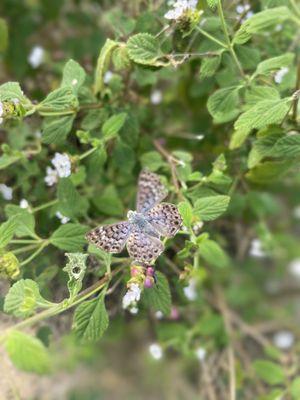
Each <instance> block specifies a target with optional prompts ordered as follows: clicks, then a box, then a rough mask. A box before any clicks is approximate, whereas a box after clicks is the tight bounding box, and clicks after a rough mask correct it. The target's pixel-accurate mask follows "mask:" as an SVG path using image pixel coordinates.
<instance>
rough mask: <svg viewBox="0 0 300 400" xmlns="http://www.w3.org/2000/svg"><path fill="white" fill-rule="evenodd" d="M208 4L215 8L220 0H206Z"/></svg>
mask: <svg viewBox="0 0 300 400" xmlns="http://www.w3.org/2000/svg"><path fill="white" fill-rule="evenodd" d="M206 1H207V4H208V6H209V7H210V8H211V9H212V10H213V9H214V8H215V7H217V4H218V0H206Z"/></svg>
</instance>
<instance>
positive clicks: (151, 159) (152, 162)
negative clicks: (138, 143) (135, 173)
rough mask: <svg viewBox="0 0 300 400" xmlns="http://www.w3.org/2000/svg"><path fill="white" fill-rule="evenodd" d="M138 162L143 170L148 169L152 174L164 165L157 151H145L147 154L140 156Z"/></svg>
mask: <svg viewBox="0 0 300 400" xmlns="http://www.w3.org/2000/svg"><path fill="white" fill-rule="evenodd" d="M140 161H141V164H142V166H143V168H149V169H150V170H151V171H153V172H155V171H157V170H158V169H159V168H160V167H162V166H163V165H164V164H165V162H164V160H163V158H162V156H161V155H160V154H159V153H158V152H157V151H147V153H144V154H142V155H141V157H140Z"/></svg>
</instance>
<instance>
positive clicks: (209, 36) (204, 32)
mask: <svg viewBox="0 0 300 400" xmlns="http://www.w3.org/2000/svg"><path fill="white" fill-rule="evenodd" d="M196 29H197V30H198V32H200V33H201V34H202V35H203V36H205V37H207V38H208V39H210V40H212V41H213V42H215V43H217V44H218V45H220V46H221V47H224V49H227V45H226V43H224V42H221V40H219V39H217V38H215V37H214V36H212V35H210V34H209V33H207V32H206V31H204V30H203V29H201V28H200V27H199V26H197V27H196Z"/></svg>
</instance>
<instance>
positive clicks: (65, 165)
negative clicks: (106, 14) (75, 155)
mask: <svg viewBox="0 0 300 400" xmlns="http://www.w3.org/2000/svg"><path fill="white" fill-rule="evenodd" d="M51 162H52V164H53V165H54V167H55V169H56V171H57V174H58V176H59V177H60V178H67V177H68V176H70V175H71V161H70V158H69V157H68V155H67V154H61V153H55V155H54V158H53V159H52V161H51Z"/></svg>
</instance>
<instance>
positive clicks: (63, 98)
mask: <svg viewBox="0 0 300 400" xmlns="http://www.w3.org/2000/svg"><path fill="white" fill-rule="evenodd" d="M77 107H78V100H77V97H76V96H75V95H74V91H73V88H72V86H62V87H60V88H58V89H55V90H54V91H53V92H51V93H49V94H48V96H47V97H46V98H45V99H44V100H43V101H42V102H41V103H40V104H39V105H38V110H39V109H40V110H41V113H43V112H47V113H50V115H51V113H52V112H54V113H55V112H57V111H70V112H75V111H76V109H77Z"/></svg>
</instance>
